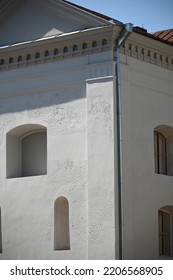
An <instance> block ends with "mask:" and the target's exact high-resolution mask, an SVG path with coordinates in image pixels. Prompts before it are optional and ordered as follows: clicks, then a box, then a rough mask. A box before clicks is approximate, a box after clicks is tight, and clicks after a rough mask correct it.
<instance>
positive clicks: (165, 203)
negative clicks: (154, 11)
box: [0, 0, 173, 259]
mask: <svg viewBox="0 0 173 280" xmlns="http://www.w3.org/2000/svg"><path fill="white" fill-rule="evenodd" d="M40 2H41V3H40ZM3 4H4V6H3ZM0 22H1V24H0V38H1V42H0V131H1V133H0V154H1V161H0V163H1V168H0V259H121V258H123V259H165V258H166V259H171V258H172V256H173V177H172V175H173V147H172V145H173V110H172V105H173V91H172V89H173V46H172V44H171V43H169V42H167V41H164V40H159V39H158V38H156V37H154V36H153V35H150V34H148V33H147V32H146V31H145V30H140V29H135V28H134V29H133V30H130V28H129V29H128V30H127V28H126V26H124V25H123V24H122V23H120V22H118V21H115V20H112V19H110V18H108V17H106V16H103V15H100V14H97V13H95V12H92V11H88V10H86V9H84V8H81V7H78V6H76V5H73V4H71V3H69V2H66V1H62V0H56V1H49V0H45V1H38V0H33V1H29V0H25V1H3V3H2V6H0ZM124 30H125V31H124ZM127 33H128V38H126V37H125V36H124V34H127ZM123 36H124V37H123ZM120 38H123V40H124V41H123V45H121V46H120V47H119V48H118V45H117V44H118V40H119V39H120ZM117 50H119V51H117ZM118 55H119V56H118ZM119 70H120V71H119ZM118 71H119V73H118ZM118 94H119V96H120V97H121V99H120V100H118V102H117V96H118ZM118 105H120V106H119V108H118ZM117 110H118V114H117Z"/></svg>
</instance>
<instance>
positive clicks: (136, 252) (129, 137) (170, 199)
mask: <svg viewBox="0 0 173 280" xmlns="http://www.w3.org/2000/svg"><path fill="white" fill-rule="evenodd" d="M121 62H122V64H121V77H122V91H121V92H122V111H123V113H122V129H123V178H124V180H123V196H124V241H125V242H124V257H125V259H158V258H159V251H158V210H159V209H160V208H161V207H163V206H166V205H173V177H172V176H167V175H159V174H155V166H154V133H153V131H154V128H155V127H157V126H159V125H168V126H171V127H172V126H173V110H172V104H173V92H172V88H173V80H172V72H171V71H168V70H166V69H163V68H161V67H157V66H155V65H151V64H149V63H146V62H143V61H140V60H136V59H133V58H129V57H125V56H123V55H122V56H121Z"/></svg>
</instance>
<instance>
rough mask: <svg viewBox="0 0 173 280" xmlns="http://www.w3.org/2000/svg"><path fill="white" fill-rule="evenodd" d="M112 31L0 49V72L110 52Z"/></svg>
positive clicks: (81, 33)
mask: <svg viewBox="0 0 173 280" xmlns="http://www.w3.org/2000/svg"><path fill="white" fill-rule="evenodd" d="M112 30H113V27H112V26H108V27H99V28H93V29H88V30H83V31H78V32H72V33H69V34H61V35H59V36H52V37H49V38H47V39H45V38H44V39H39V40H34V41H29V42H24V43H21V44H16V45H11V46H6V47H1V48H0V71H4V70H10V69H15V68H19V67H26V66H30V65H35V64H41V63H46V62H53V61H55V60H62V59H67V58H70V57H77V56H82V55H87V54H91V53H96V52H103V51H105V50H110V49H112V48H113V41H112Z"/></svg>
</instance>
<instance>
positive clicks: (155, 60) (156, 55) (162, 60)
mask: <svg viewBox="0 0 173 280" xmlns="http://www.w3.org/2000/svg"><path fill="white" fill-rule="evenodd" d="M120 51H121V53H123V54H125V55H128V56H130V57H133V58H136V59H139V60H143V61H145V62H148V63H151V64H155V65H157V66H160V67H163V68H166V69H169V70H172V71H173V56H172V57H171V56H169V55H166V54H165V53H163V52H159V51H157V50H154V49H152V48H144V47H143V46H142V45H141V46H139V45H137V44H133V43H131V42H128V41H127V42H126V43H125V45H124V46H123V47H122V48H121V50H120Z"/></svg>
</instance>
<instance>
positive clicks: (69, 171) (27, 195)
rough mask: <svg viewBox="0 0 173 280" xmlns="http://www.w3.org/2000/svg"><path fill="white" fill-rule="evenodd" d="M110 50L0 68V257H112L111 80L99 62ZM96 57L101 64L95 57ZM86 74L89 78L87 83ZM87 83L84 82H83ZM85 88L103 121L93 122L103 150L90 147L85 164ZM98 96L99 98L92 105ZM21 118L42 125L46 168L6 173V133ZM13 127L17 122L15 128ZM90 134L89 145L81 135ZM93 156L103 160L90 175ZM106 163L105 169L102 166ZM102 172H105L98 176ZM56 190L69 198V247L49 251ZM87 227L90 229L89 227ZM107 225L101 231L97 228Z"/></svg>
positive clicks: (88, 128)
mask: <svg viewBox="0 0 173 280" xmlns="http://www.w3.org/2000/svg"><path fill="white" fill-rule="evenodd" d="M110 57H111V53H109V52H105V53H100V55H98V54H96V55H94V54H91V55H89V56H83V57H77V58H70V59H69V60H64V61H58V62H53V63H47V64H43V65H41V64H40V65H37V66H30V67H27V68H23V69H14V70H11V71H5V72H1V75H0V83H1V85H2V87H1V90H0V96H1V97H0V98H2V97H3V99H1V100H3V106H2V107H1V109H0V110H1V111H0V114H1V122H0V127H1V134H0V143H1V145H0V154H1V159H2V166H1V167H2V168H1V176H0V186H1V187H0V207H1V214H2V215H1V216H2V229H3V234H2V243H3V253H2V254H0V259H88V258H98V257H100V258H107V259H109V258H114V257H115V248H114V246H112V244H114V234H115V226H114V197H113V188H114V170H113V165H112V163H113V145H114V144H113V143H114V142H113V124H112V122H113V115H112V111H113V101H112V98H113V81H112V78H108V79H106V80H105V79H104V77H105V75H108V76H110V75H111V74H112V63H111V62H106V60H109V58H110ZM97 61H99V62H103V64H97V63H96V62H97ZM93 62H94V63H93ZM89 63H90V64H89ZM101 75H103V80H102V77H101ZM19 76H20V80H19V79H18V77H19ZM96 77H100V82H98V81H96V84H95V81H94V82H93V83H92V78H96ZM86 79H90V82H87V84H86V82H85V80H86ZM89 84H91V87H90V86H89V88H88V85H89ZM94 84H95V85H94ZM104 84H105V86H104V89H103V88H102V87H103V85H104ZM93 86H94V91H93V89H92V87H93ZM92 92H93V93H92ZM98 93H99V94H98ZM92 94H93V96H95V98H96V99H95V98H94V99H93V100H94V102H95V101H96V104H95V105H94V106H96V110H98V111H99V112H100V113H99V116H100V117H101V119H102V120H103V121H104V122H103V124H101V125H100V126H99V127H98V129H97V130H98V131H99V130H100V137H99V138H98V140H99V139H100V143H102V147H103V148H104V149H103V151H101V150H100V156H99V154H98V156H97V158H96V161H95V160H94V162H92V161H93V156H94V154H93V156H92V155H91V159H90V160H91V163H89V158H88V153H89V154H91V152H92V150H93V147H94V146H96V145H97V137H96V134H95V132H94V131H93V125H95V126H96V125H97V124H98V121H99V120H98V119H97V114H96V112H94V108H93V107H92V103H91V100H92ZM13 95H14V96H13ZM97 95H98V96H97ZM98 97H99V100H100V101H99V103H98V104H97V98H98ZM89 106H90V107H91V109H89ZM88 110H89V111H90V113H89V115H88ZM88 116H89V117H88ZM90 122H91V124H90ZM24 124H30V125H32V124H33V125H32V126H31V127H33V128H34V127H35V124H38V125H41V126H44V127H46V128H47V175H42V176H29V177H19V178H8V179H7V178H6V134H7V133H8V132H9V131H11V130H12V129H13V128H15V127H17V126H20V125H24ZM20 130H21V129H20V128H18V130H17V131H18V132H17V133H18V134H20ZM92 139H93V144H94V146H93V147H92V143H91V142H88V141H91V140H92ZM107 153H108V154H107ZM106 154H107V156H106V162H104V155H106ZM109 155H111V159H110V163H109ZM99 157H100V159H101V160H102V161H103V164H102V167H101V169H100V168H99V169H98V171H97V175H96V176H95V178H94V173H93V172H94V168H95V163H98V162H99ZM106 165H107V171H106V170H105V172H103V173H102V171H104V168H105V167H106ZM9 169H10V168H9ZM88 172H89V173H88ZM107 173H108V175H109V176H110V177H109V176H108V177H107V178H106V174H107ZM98 176H101V177H98ZM9 177H11V176H9ZM89 182H90V183H91V186H90V187H88V185H89ZM97 193H98V194H99V197H98V199H97V200H96V201H95V202H94V201H93V197H94V195H95V194H97ZM103 195H104V197H103ZM61 196H63V197H65V198H67V200H68V202H69V224H70V250H61V251H57V250H56V251H54V202H55V200H56V199H57V198H58V197H61ZM99 202H101V204H100V206H99V209H98V210H97V209H96V206H98V205H99ZM91 207H92V208H93V209H92V208H91ZM110 211H111V212H112V213H111V214H110ZM98 218H99V221H100V222H99V224H98V223H97V221H98ZM88 223H89V224H90V229H92V232H90V230H89V228H88ZM100 223H102V224H101V226H100ZM95 226H96V231H94V232H93V229H94V228H95ZM107 226H108V228H109V233H108V232H107V233H106V232H105V229H106V227H107ZM100 230H101V231H100ZM99 231H100V233H99V235H97V233H98V232H99ZM102 235H103V237H104V238H102ZM88 246H89V247H88Z"/></svg>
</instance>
